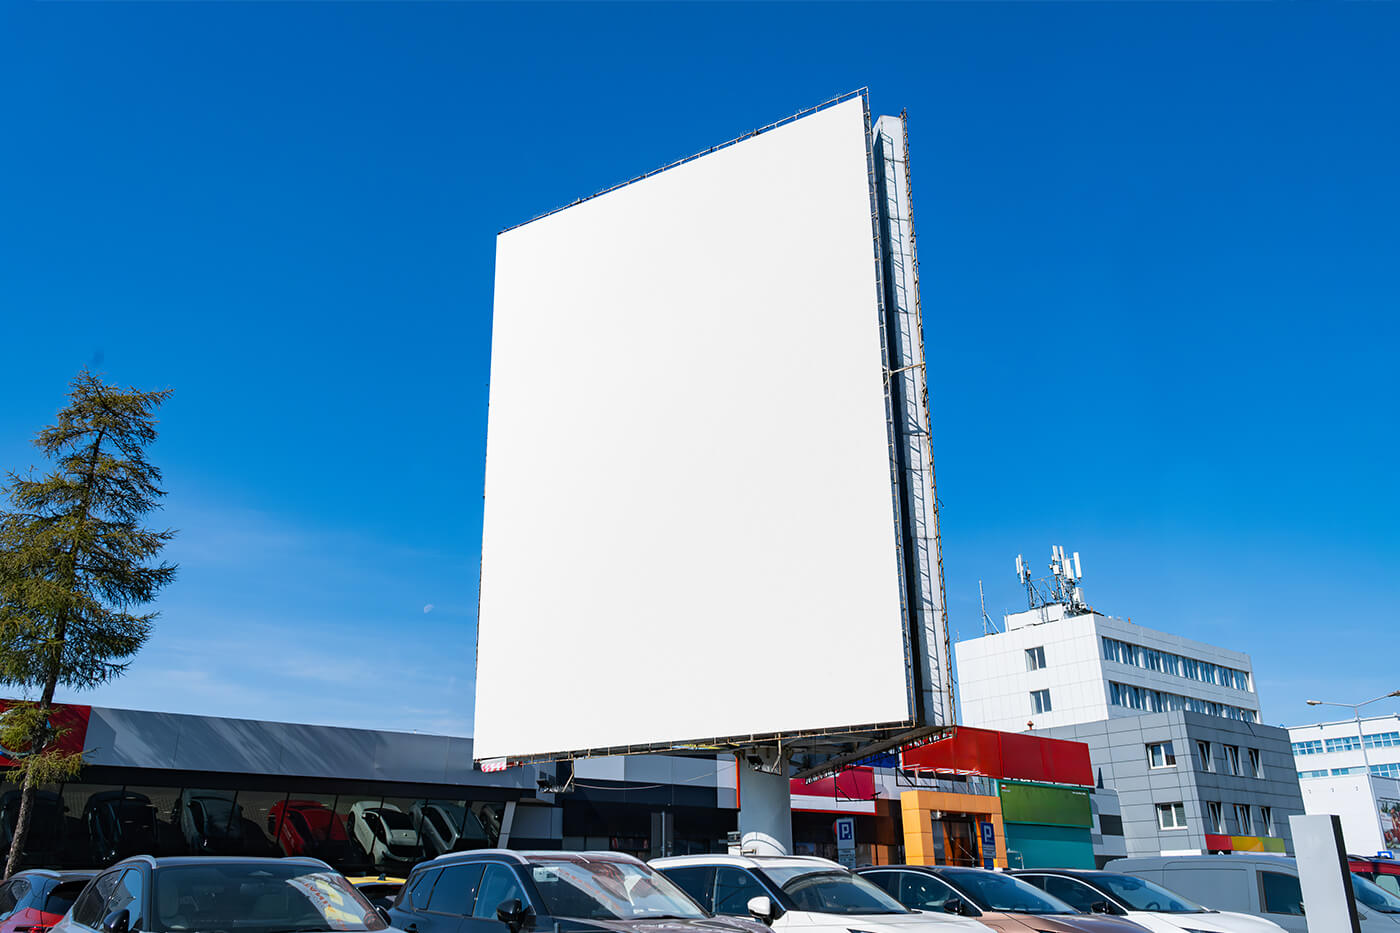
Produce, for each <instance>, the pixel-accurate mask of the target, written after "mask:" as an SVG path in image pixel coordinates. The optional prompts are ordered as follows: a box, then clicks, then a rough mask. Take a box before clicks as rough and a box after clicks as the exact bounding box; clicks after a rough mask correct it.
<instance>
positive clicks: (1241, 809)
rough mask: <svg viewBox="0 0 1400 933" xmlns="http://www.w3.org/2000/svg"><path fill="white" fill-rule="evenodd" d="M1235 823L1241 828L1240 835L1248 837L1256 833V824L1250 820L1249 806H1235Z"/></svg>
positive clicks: (1244, 804)
mask: <svg viewBox="0 0 1400 933" xmlns="http://www.w3.org/2000/svg"><path fill="white" fill-rule="evenodd" d="M1235 822H1236V823H1238V824H1239V826H1240V835H1241V836H1248V835H1250V834H1251V833H1253V832H1254V824H1253V822H1252V821H1251V820H1250V818H1249V804H1247V803H1237V804H1235Z"/></svg>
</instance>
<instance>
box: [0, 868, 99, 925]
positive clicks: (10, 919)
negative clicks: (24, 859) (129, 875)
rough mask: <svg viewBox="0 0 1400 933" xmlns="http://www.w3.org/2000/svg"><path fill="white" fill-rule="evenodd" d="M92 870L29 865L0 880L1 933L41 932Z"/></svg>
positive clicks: (62, 911)
mask: <svg viewBox="0 0 1400 933" xmlns="http://www.w3.org/2000/svg"><path fill="white" fill-rule="evenodd" d="M94 874H95V872H90V871H49V870H48V869H46V868H31V869H29V870H27V871H20V872H15V873H14V874H13V875H11V876H10V880H9V881H6V882H5V883H4V884H0V933H44V931H46V930H48V928H49V927H51V926H53V925H54V924H55V923H57V922H58V921H60V920H62V919H63V915H64V914H66V913H67V912H68V908H69V907H72V906H73V902H74V901H75V900H77V899H78V895H79V894H80V893H81V892H82V890H83V888H84V887H86V886H87V883H88V881H89V880H90V879H91V878H92V876H93V875H94Z"/></svg>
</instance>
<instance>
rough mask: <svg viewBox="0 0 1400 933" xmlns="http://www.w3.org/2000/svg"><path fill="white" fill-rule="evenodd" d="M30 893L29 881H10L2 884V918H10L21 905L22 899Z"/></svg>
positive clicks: (0, 886)
mask: <svg viewBox="0 0 1400 933" xmlns="http://www.w3.org/2000/svg"><path fill="white" fill-rule="evenodd" d="M28 893H29V882H27V881H19V880H16V881H10V882H7V883H5V884H3V885H0V920H7V919H9V916H10V914H12V913H14V912H15V908H16V907H18V906H19V902H20V899H21V898H22V897H24V895H25V894H28Z"/></svg>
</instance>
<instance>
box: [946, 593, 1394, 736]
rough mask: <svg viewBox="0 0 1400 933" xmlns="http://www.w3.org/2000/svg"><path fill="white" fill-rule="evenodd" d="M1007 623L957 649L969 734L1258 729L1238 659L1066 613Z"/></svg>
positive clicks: (1118, 622)
mask: <svg viewBox="0 0 1400 933" xmlns="http://www.w3.org/2000/svg"><path fill="white" fill-rule="evenodd" d="M1005 622H1006V629H1005V631H1003V632H999V633H994V634H988V635H983V636H982V637H980V638H971V639H967V640H965V641H960V642H958V644H957V646H956V647H955V653H956V657H957V665H958V667H957V669H958V680H959V691H958V693H959V696H960V698H961V700H962V716H961V721H962V722H964V723H966V724H968V725H970V726H981V727H984V728H987V729H1002V730H1005V731H1008V732H1023V731H1025V730H1027V729H1037V730H1039V729H1051V728H1056V727H1059V726H1070V725H1075V724H1077V723H1083V722H1097V721H1099V720H1103V719H1113V718H1115V717H1121V716H1139V715H1141V714H1143V713H1164V712H1170V711H1173V710H1187V711H1191V712H1197V713H1205V714H1207V715H1210V716H1220V717H1223V718H1225V719H1234V720H1238V721H1240V722H1247V723H1254V722H1258V721H1259V698H1258V696H1257V695H1256V694H1255V692H1254V669H1253V666H1252V664H1251V663H1250V660H1249V655H1247V654H1244V653H1242V652H1239V651H1230V650H1228V649H1225V648H1217V647H1215V646H1214V645H1207V644H1205V643H1204V642H1199V641H1192V640H1191V639H1189V638H1181V637H1180V636H1177V635H1169V634H1167V633H1166V632H1159V631H1156V630H1154V629H1150V628H1146V627H1144V626H1141V625H1135V624H1133V623H1132V622H1127V621H1124V620H1123V619H1115V618H1110V617H1108V616H1104V615H1100V614H1099V613H1097V612H1093V611H1082V612H1078V611H1076V609H1075V608H1074V607H1072V606H1069V605H1064V604H1051V605H1048V606H1041V607H1039V608H1036V609H1029V610H1027V611H1025V612H1017V613H1012V614H1010V615H1007V616H1005ZM1397 758H1400V756H1397Z"/></svg>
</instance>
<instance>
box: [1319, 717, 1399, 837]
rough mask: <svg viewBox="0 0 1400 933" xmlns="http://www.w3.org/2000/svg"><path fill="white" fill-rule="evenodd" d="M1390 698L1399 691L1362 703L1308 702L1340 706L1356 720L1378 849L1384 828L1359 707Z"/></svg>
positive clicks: (1357, 737) (1383, 835) (1357, 736)
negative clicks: (1379, 837)
mask: <svg viewBox="0 0 1400 933" xmlns="http://www.w3.org/2000/svg"><path fill="white" fill-rule="evenodd" d="M1391 697H1400V690H1392V691H1390V692H1389V693H1386V694H1382V695H1381V696H1378V697H1376V698H1374V699H1371V700H1366V701H1365V702H1363V703H1333V702H1332V701H1330V700H1308V701H1307V703H1308V705H1309V706H1340V707H1342V708H1343V709H1349V710H1351V712H1352V715H1353V716H1354V717H1355V718H1356V740H1357V741H1358V742H1360V743H1361V764H1362V770H1363V771H1365V776H1366V794H1367V796H1368V797H1369V798H1370V799H1371V818H1372V819H1373V820H1375V821H1376V825H1377V826H1379V827H1380V830H1381V844H1380V846H1379V847H1378V851H1379V849H1383V848H1385V827H1384V826H1382V825H1381V822H1380V811H1381V805H1380V801H1379V800H1377V799H1376V788H1375V785H1374V784H1372V783H1371V756H1370V755H1369V754H1368V753H1367V751H1366V734H1365V733H1364V732H1362V731H1361V707H1363V706H1370V705H1371V704H1372V703H1379V702H1380V701H1381V700H1388V699H1390V698H1391Z"/></svg>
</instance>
